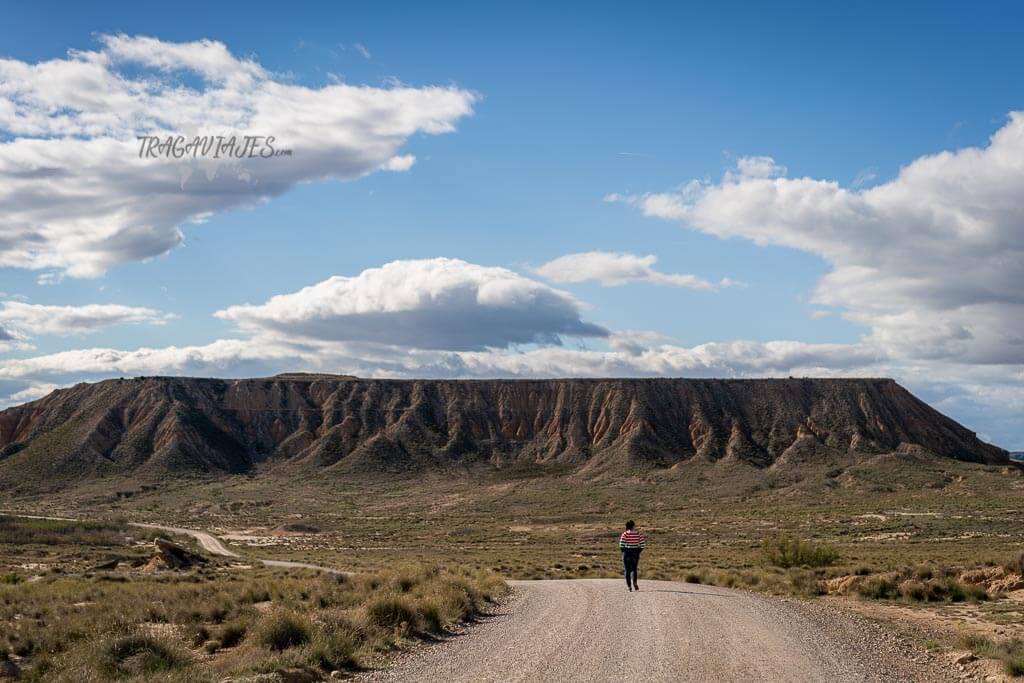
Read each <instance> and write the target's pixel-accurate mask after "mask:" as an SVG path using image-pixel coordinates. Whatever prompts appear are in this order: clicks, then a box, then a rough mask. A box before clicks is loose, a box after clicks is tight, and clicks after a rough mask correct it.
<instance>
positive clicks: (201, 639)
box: [190, 626, 210, 647]
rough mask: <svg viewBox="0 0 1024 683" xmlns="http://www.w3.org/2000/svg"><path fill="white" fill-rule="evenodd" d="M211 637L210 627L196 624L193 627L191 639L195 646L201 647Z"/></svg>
mask: <svg viewBox="0 0 1024 683" xmlns="http://www.w3.org/2000/svg"><path fill="white" fill-rule="evenodd" d="M209 639H210V629H208V628H206V627H205V626H196V627H194V628H193V629H192V633H191V637H190V640H191V641H192V646H193V647H199V646H200V645H202V644H203V643H205V642H206V641H208V640H209Z"/></svg>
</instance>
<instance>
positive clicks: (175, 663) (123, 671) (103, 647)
mask: <svg viewBox="0 0 1024 683" xmlns="http://www.w3.org/2000/svg"><path fill="white" fill-rule="evenodd" d="M184 665H185V660H184V658H183V657H182V656H181V655H180V654H178V652H177V651H176V650H175V649H174V648H173V647H172V646H170V645H168V644H167V643H165V642H163V641H162V640H160V639H159V638H156V637H154V636H150V635H146V634H141V633H137V634H133V635H127V636H120V637H115V638H112V639H110V640H107V641H104V642H101V644H100V646H99V652H98V653H97V657H96V668H97V669H98V670H99V671H100V672H101V673H103V674H104V675H106V676H109V677H112V678H119V677H122V676H139V675H153V674H158V673H162V672H166V671H173V670H174V669H178V668H181V667H182V666H184Z"/></svg>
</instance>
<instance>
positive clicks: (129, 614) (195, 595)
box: [0, 565, 505, 681]
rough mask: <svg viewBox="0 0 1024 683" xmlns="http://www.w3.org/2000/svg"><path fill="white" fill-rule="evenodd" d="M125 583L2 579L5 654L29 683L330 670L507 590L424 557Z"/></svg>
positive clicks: (459, 616)
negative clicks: (355, 571)
mask: <svg viewBox="0 0 1024 683" xmlns="http://www.w3.org/2000/svg"><path fill="white" fill-rule="evenodd" d="M120 579H121V580H118V581H110V580H102V579H101V577H93V578H85V577H81V576H79V577H70V576H49V577H46V578H44V579H43V580H41V581H37V582H33V583H21V584H17V585H3V586H0V634H3V636H2V638H3V640H2V641H0V652H3V653H5V654H7V655H9V656H13V657H15V658H18V659H19V660H20V663H21V665H22V667H23V668H24V669H25V679H26V680H29V681H34V680H67V681H89V680H113V679H131V678H134V677H153V676H156V677H158V678H160V679H161V680H163V679H164V678H167V679H168V680H179V679H180V680H190V681H191V680H199V681H202V680H221V679H223V678H224V677H225V676H227V675H237V674H247V673H269V672H274V671H281V670H302V671H306V672H307V673H308V674H309V675H312V676H323V675H325V674H326V673H329V672H330V671H333V670H336V669H354V668H357V667H359V666H360V665H361V664H367V663H372V662H374V661H376V660H377V659H379V658H380V656H381V654H382V653H386V652H388V651H390V650H392V649H394V648H396V647H401V646H402V645H403V644H404V643H406V642H408V641H411V640H413V639H416V638H419V637H424V636H428V635H432V634H437V633H441V632H443V631H444V630H445V629H446V628H447V627H448V626H450V625H451V624H453V623H454V622H457V621H459V620H463V619H468V618H472V617H473V616H475V615H476V614H478V613H479V612H480V611H481V610H483V609H485V607H486V605H487V604H488V603H489V602H491V601H493V600H494V599H495V598H496V597H497V596H499V595H500V594H501V593H502V592H504V590H505V586H504V582H503V581H502V580H501V579H500V578H498V577H496V576H494V575H493V574H490V573H487V572H476V571H462V570H445V569H441V568H438V567H432V566H419V565H408V566H402V567H399V568H396V569H394V570H390V571H382V572H377V573H374V574H368V575H359V576H352V577H346V576H337V577H334V576H328V575H323V574H317V573H312V572H301V571H280V570H279V571H270V570H259V571H256V570H253V571H247V572H245V573H243V574H241V575H233V574H229V573H227V572H225V571H224V570H223V569H220V570H207V569H202V570H198V571H194V572H190V573H184V574H175V575H171V574H167V575H162V576H160V575H157V576H146V575H139V574H134V575H132V574H126V575H122V576H120Z"/></svg>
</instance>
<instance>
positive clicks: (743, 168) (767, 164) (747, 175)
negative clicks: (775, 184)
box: [726, 157, 787, 180]
mask: <svg viewBox="0 0 1024 683" xmlns="http://www.w3.org/2000/svg"><path fill="white" fill-rule="evenodd" d="M786 171H787V169H786V167H785V166H780V165H779V164H777V163H775V159H772V158H771V157H740V158H739V159H737V160H736V170H735V171H728V172H727V173H726V178H729V179H730V180H751V179H754V178H781V177H783V176H785V175H786Z"/></svg>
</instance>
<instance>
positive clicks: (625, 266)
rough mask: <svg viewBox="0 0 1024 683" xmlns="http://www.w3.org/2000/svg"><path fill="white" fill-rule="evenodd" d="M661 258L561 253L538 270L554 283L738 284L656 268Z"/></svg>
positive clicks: (697, 286) (707, 287)
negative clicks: (667, 271)
mask: <svg viewBox="0 0 1024 683" xmlns="http://www.w3.org/2000/svg"><path fill="white" fill-rule="evenodd" d="M657 261H658V257H657V256H653V255H648V256H637V255H636V254H628V253H619V252H610V251H588V252H583V253H579V254H566V255H565V256H560V257H558V258H556V259H555V260H553V261H548V262H547V263H545V264H544V265H542V266H539V267H537V268H535V269H534V272H535V273H537V274H538V275H540V276H541V277H543V278H546V279H548V280H551V281H552V282H561V283H570V282H587V281H590V280H593V281H596V282H599V283H601V284H602V285H603V286H605V287H618V286H620V285H624V284H627V283H630V282H650V283H652V284H656V285H667V286H671V287H687V288H689V289H704V290H712V289H719V288H721V287H731V286H733V285H736V284H738V283H737V282H735V281H734V280H730V279H729V278H723V279H721V280H719V281H718V282H710V281H708V280H705V279H702V278H699V277H697V276H696V275H690V274H670V273H662V272H660V271H658V270H655V268H654V264H655V263H657Z"/></svg>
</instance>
